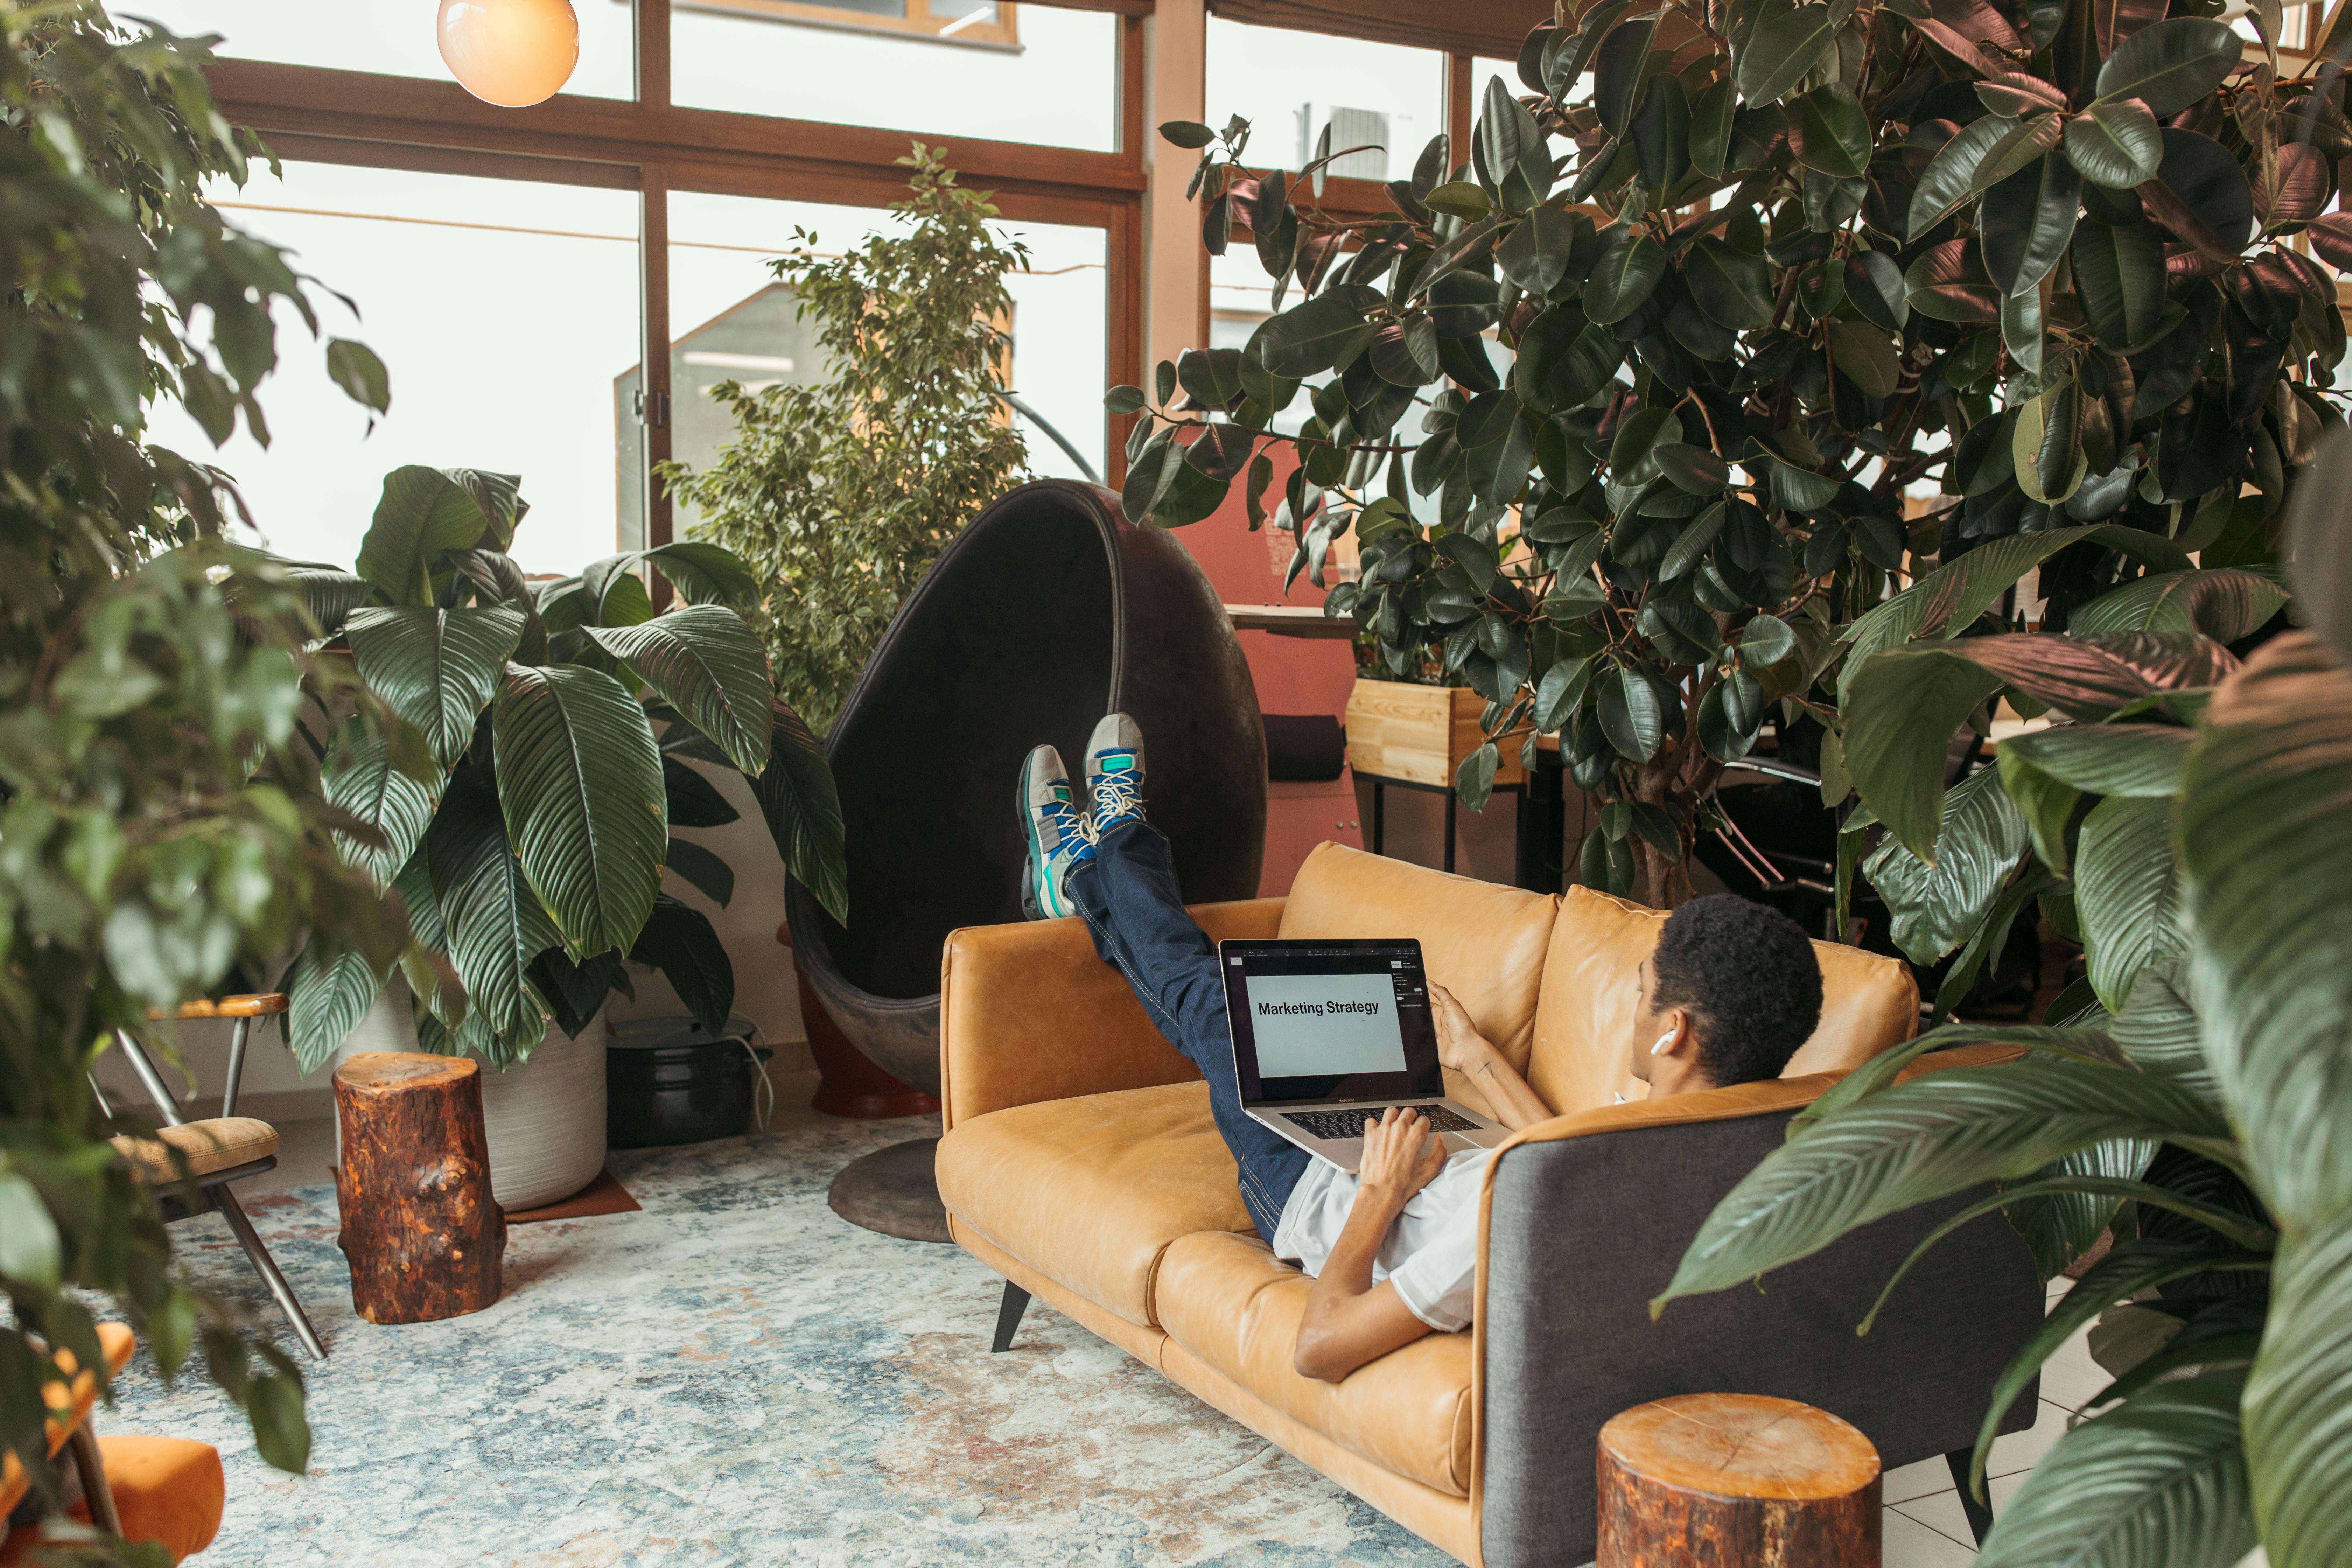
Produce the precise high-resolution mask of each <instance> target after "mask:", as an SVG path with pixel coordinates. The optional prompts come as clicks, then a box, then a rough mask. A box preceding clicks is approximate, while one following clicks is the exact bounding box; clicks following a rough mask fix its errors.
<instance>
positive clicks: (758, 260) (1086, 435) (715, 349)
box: [611, 191, 1108, 544]
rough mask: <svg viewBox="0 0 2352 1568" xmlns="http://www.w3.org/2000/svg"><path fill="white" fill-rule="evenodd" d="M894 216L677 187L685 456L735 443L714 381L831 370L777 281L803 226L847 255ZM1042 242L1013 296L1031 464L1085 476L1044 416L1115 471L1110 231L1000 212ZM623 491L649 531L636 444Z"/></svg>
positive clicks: (676, 525) (675, 303) (675, 447)
mask: <svg viewBox="0 0 2352 1568" xmlns="http://www.w3.org/2000/svg"><path fill="white" fill-rule="evenodd" d="M893 221H894V220H893V219H892V217H891V216H890V215H889V214H887V213H885V212H878V211H876V210H874V209H873V208H869V207H845V206H826V205H818V204H815V203H808V202H774V201H763V200H760V199H758V198H755V197H750V196H722V195H703V194H700V193H696V192H687V191H681V192H674V193H673V194H672V195H671V196H670V205H669V226H670V258H669V276H670V289H669V309H670V343H671V350H670V352H671V359H670V376H671V383H670V384H671V388H672V391H671V408H672V411H673V412H672V421H673V422H672V427H671V437H670V439H671V445H672V452H673V455H674V456H675V458H677V461H679V462H682V463H685V464H686V465H688V467H689V468H703V467H706V466H708V465H709V462H710V461H711V459H712V458H715V457H716V456H717V455H718V452H719V448H721V447H725V446H726V445H728V444H729V443H730V442H731V441H732V440H733V439H734V434H735V426H734V424H733V422H732V421H731V420H730V418H729V417H728V415H727V413H726V410H725V409H723V408H722V407H720V406H719V405H717V404H715V403H713V402H712V401H711V399H710V396H709V391H710V388H711V387H713V386H715V385H717V384H719V382H721V381H726V380H730V379H732V380H735V381H738V382H741V383H743V384H746V385H754V384H759V383H761V382H766V381H792V382H807V383H813V382H815V381H818V380H821V379H822V378H823V376H824V362H823V358H822V356H821V354H820V353H818V350H817V345H816V342H815V339H814V335H813V333H812V332H811V331H810V330H809V328H808V327H807V326H806V325H805V324H804V323H803V322H801V321H799V320H797V304H796V302H795V300H793V295H792V291H791V290H790V289H789V288H787V287H786V286H784V285H782V284H780V283H778V282H777V280H776V279H775V276H774V274H773V273H772V272H771V271H770V270H769V268H768V265H767V263H768V260H769V258H772V257H775V256H780V255H782V254H783V253H784V252H785V251H787V250H789V249H791V248H793V228H794V226H799V227H801V228H804V229H808V230H811V231H813V232H814V234H815V235H816V244H815V248H816V249H817V250H818V251H820V252H832V253H835V254H838V253H839V252H841V251H842V250H845V249H846V248H848V247H850V246H853V245H855V244H856V243H857V242H858V241H860V240H862V239H863V238H864V237H866V236H867V235H869V234H872V233H874V232H876V231H877V228H880V227H881V226H885V225H887V224H889V223H891V222H893ZM998 226H999V227H1000V228H1002V229H1003V230H1004V231H1005V232H1007V233H1009V234H1011V235H1013V236H1014V237H1018V238H1020V239H1021V240H1023V241H1024V242H1025V243H1026V244H1027V245H1028V246H1029V247H1030V250H1031V258H1030V266H1029V270H1028V271H1027V272H1026V273H1022V274H1016V275H1015V276H1013V277H1012V278H1010V279H1007V280H1006V287H1007V289H1008V290H1009V291H1010V292H1011V293H1012V295H1013V321H1012V323H1011V327H1012V339H1013V351H1012V357H1011V362H1010V365H1009V369H1008V377H1007V379H1008V381H1009V382H1010V384H1011V386H1012V389H1013V395H1014V396H1016V397H1017V398H1019V399H1020V401H1021V403H1022V404H1023V405H1025V408H1026V409H1027V410H1030V411H1034V417H1033V414H1032V413H1019V414H1015V413H1013V412H1010V411H1008V413H1007V416H1006V417H1008V418H1009V419H1011V420H1012V422H1013V427H1014V428H1015V429H1017V430H1019V431H1020V432H1021V434H1022V436H1023V437H1024V440H1025V442H1026V444H1027V446H1028V451H1029V467H1030V468H1031V470H1032V471H1033V472H1034V473H1036V474H1037V475H1039V476H1040V477H1043V478H1066V479H1080V478H1084V477H1085V476H1084V474H1083V472H1082V471H1081V469H1080V468H1079V467H1078V465H1077V463H1076V460H1074V459H1073V458H1071V457H1070V456H1069V455H1068V454H1066V452H1064V451H1063V450H1062V448H1061V447H1059V446H1058V445H1057V444H1056V443H1055V441H1054V440H1053V439H1052V437H1049V436H1048V435H1047V434H1046V433H1045V430H1044V428H1043V427H1042V426H1040V425H1039V424H1038V423H1037V421H1038V420H1043V421H1045V423H1047V424H1050V425H1052V426H1054V428H1055V429H1056V430H1058V431H1059V432H1060V433H1061V435H1062V437H1064V438H1065V439H1066V440H1067V441H1068V442H1069V443H1070V445H1071V446H1073V447H1076V448H1077V450H1078V454H1079V456H1081V457H1083V458H1085V459H1086V461H1087V464H1088V465H1089V466H1091V467H1092V468H1093V469H1094V471H1095V472H1096V473H1097V474H1101V473H1104V472H1105V471H1106V470H1105V468H1104V461H1103V459H1104V455H1105V454H1104V450H1103V437H1104V419H1103V412H1102V395H1103V388H1104V387H1105V386H1106V385H1108V380H1107V379H1106V374H1107V373H1106V359H1105V355H1106V352H1107V346H1108V345H1107V336H1106V335H1107V331H1108V301H1107V299H1106V296H1105V281H1106V273H1105V267H1104V263H1105V259H1106V257H1105V249H1104V244H1105V235H1104V233H1103V231H1102V230H1101V229H1097V228H1076V227H1067V226H1062V225H1057V224H1040V223H1022V222H1014V221H1012V220H1009V219H1007V220H1000V223H999V225H998ZM634 362H635V355H634V354H632V355H631V363H629V365H628V368H627V370H626V372H625V374H622V375H621V376H619V377H618V378H616V379H615V380H614V383H613V389H612V394H611V397H612V405H613V410H614V413H613V417H614V419H615V420H618V421H623V422H625V421H626V420H627V419H628V418H630V417H631V416H632V415H633V410H634V407H635V394H636V368H635V363H634ZM618 457H619V461H620V467H619V468H618V470H617V471H616V473H615V475H614V480H615V483H614V492H615V495H616V497H617V499H618V501H619V508H620V516H621V518H622V520H623V521H622V537H623V539H624V540H625V541H628V542H631V543H632V544H634V543H635V542H636V541H637V540H638V539H640V538H642V533H643V527H644V524H643V521H642V514H641V508H640V506H639V500H638V498H639V496H640V494H641V491H640V489H639V476H641V475H642V474H643V472H644V469H643V468H642V467H641V466H638V459H637V456H636V454H635V451H634V449H632V448H630V447H622V448H621V449H620V451H619V453H618ZM673 504H674V510H675V516H674V519H673V522H672V527H673V531H674V532H675V533H676V534H677V535H678V536H680V537H682V536H683V535H684V534H685V532H686V531H687V530H688V528H690V527H692V526H693V524H694V522H695V521H696V516H695V512H694V510H693V509H692V508H691V507H689V506H688V505H687V504H686V503H685V502H683V501H677V502H674V503H673Z"/></svg>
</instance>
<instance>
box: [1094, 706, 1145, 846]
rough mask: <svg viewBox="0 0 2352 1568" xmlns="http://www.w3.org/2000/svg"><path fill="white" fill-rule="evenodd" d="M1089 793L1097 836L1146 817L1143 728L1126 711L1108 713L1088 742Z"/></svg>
mask: <svg viewBox="0 0 2352 1568" xmlns="http://www.w3.org/2000/svg"><path fill="white" fill-rule="evenodd" d="M1087 795H1090V796H1092V797H1093V804H1094V816H1095V837H1097V838H1100V837H1102V836H1103V835H1104V834H1106V833H1108V832H1109V831H1110V830H1111V829H1112V828H1114V827H1116V826H1118V825H1119V824H1120V823H1122V822H1130V821H1132V822H1140V821H1142V820H1143V731H1141V730H1139V729H1137V728H1136V726H1135V721H1134V720H1132V719H1130V718H1129V717H1128V716H1127V715H1126V714H1124V713H1106V714H1104V715H1103V717H1102V722H1100V723H1098V724H1097V725H1096V726H1095V732H1094V735H1093V737H1092V738H1091V739H1089V740H1088V741H1087Z"/></svg>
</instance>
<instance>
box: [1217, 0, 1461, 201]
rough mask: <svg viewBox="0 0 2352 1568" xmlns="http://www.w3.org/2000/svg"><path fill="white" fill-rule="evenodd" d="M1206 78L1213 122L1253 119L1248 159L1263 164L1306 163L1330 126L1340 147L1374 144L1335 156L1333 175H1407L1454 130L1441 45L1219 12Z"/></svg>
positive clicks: (1301, 165)
mask: <svg viewBox="0 0 2352 1568" xmlns="http://www.w3.org/2000/svg"><path fill="white" fill-rule="evenodd" d="M1206 74H1207V82H1206V88H1207V96H1206V98H1205V100H1204V103H1205V112H1206V113H1207V115H1208V119H1209V122H1210V123H1211V124H1213V125H1217V126H1223V124H1224V122H1225V121H1226V119H1227V118H1228V117H1230V116H1232V115H1235V114H1238V115H1240V116H1241V117H1242V118H1243V119H1244V120H1246V121H1249V122H1250V143H1249V150H1248V152H1247V153H1245V154H1244V161H1245V162H1247V163H1250V164H1251V165H1252V166H1253V167H1255V168H1276V169H1300V168H1304V167H1306V165H1307V162H1308V160H1310V159H1311V158H1313V157H1314V155H1315V148H1316V145H1317V143H1318V142H1319V140H1320V139H1321V137H1322V135H1323V132H1324V130H1325V128H1326V127H1328V128H1329V130H1330V132H1331V150H1332V151H1333V152H1335V153H1337V152H1341V151H1343V150H1344V149H1347V148H1350V147H1368V148H1370V151H1367V152H1360V153H1350V154H1349V156H1347V157H1344V158H1339V159H1337V160H1335V161H1334V162H1333V163H1332V164H1331V173H1332V174H1337V175H1339V176H1341V177H1343V178H1348V179H1359V180H1395V179H1402V178H1403V177H1404V176H1405V175H1407V174H1411V173H1412V166H1413V163H1414V161H1415V160H1417V159H1418V158H1420V156H1421V150H1422V148H1423V146H1425V145H1426V144H1427V143H1428V142H1429V139H1430V138H1431V137H1433V136H1437V135H1442V134H1443V133H1444V130H1445V57H1444V55H1442V54H1439V53H1438V52H1437V51H1436V50H1434V49H1409V48H1405V47H1402V46H1399V45H1396V44H1373V43H1366V42H1363V41H1361V40H1360V39H1354V38H1333V37H1324V36H1323V35H1322V34H1319V33H1295V32H1290V31H1287V30H1286V29H1283V28H1279V27H1253V26H1249V25H1248V24H1246V23H1243V22H1228V21H1225V20H1223V18H1220V17H1215V16H1212V17H1211V18H1210V19H1209V51H1208V68H1207V73H1206ZM1457 161H1458V159H1457Z"/></svg>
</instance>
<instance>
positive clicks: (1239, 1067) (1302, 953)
mask: <svg viewBox="0 0 2352 1568" xmlns="http://www.w3.org/2000/svg"><path fill="white" fill-rule="evenodd" d="M1217 951H1218V957H1219V960H1220V963H1221V966H1222V968H1223V973H1224V977H1225V1017H1226V1019H1227V1021H1228V1022H1229V1023H1230V1024H1231V1025H1232V1026H1233V1033H1234V1070H1235V1072H1236V1074H1237V1075H1238V1076H1239V1077H1240V1079H1241V1091H1242V1103H1244V1105H1257V1104H1262V1103H1266V1102H1305V1101H1309V1100H1384V1099H1395V1098H1400V1097H1410V1096H1416V1095H1436V1094H1443V1093H1444V1075H1443V1074H1442V1073H1440V1071H1439V1070H1438V1066H1437V1032H1436V1028H1435V1026H1434V1024H1433V1021H1432V1018H1431V1016H1430V1011H1429V983H1428V981H1427V980H1426V979H1425V978H1424V977H1423V973H1422V967H1421V943H1420V942H1416V941H1414V940H1412V939H1411V938H1403V939H1391V940H1383V941H1370V942H1338V941H1326V942H1223V943H1221V944H1219V947H1218V950H1217Z"/></svg>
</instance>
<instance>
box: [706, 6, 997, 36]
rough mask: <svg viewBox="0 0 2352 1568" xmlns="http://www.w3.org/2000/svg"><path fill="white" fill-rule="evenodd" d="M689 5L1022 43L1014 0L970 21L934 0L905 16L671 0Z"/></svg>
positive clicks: (855, 28)
mask: <svg viewBox="0 0 2352 1568" xmlns="http://www.w3.org/2000/svg"><path fill="white" fill-rule="evenodd" d="M670 3H671V5H673V6H675V7H676V8H677V9H679V10H686V11H715V12H719V13H721V14H723V15H726V16H759V17H766V18H768V19H769V20H772V21H776V22H803V23H814V24H815V25H816V26H822V27H837V28H840V29H843V30H845V31H847V32H877V33H898V34H910V35H912V36H914V37H919V38H927V39H929V40H931V41H933V42H936V43H945V44H963V45H973V44H979V45H992V46H994V47H998V48H1017V47H1019V46H1020V43H1021V26H1020V15H1019V13H1020V9H1021V7H1020V6H1019V5H1016V4H1014V3H1013V0H997V6H996V11H997V19H996V20H995V21H993V22H967V21H965V20H964V18H963V17H961V16H933V15H931V0H906V5H907V14H906V15H905V16H879V15H877V14H875V13H873V12H870V11H859V10H855V9H852V8H851V7H849V6H846V5H825V4H824V3H823V0H670Z"/></svg>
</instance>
